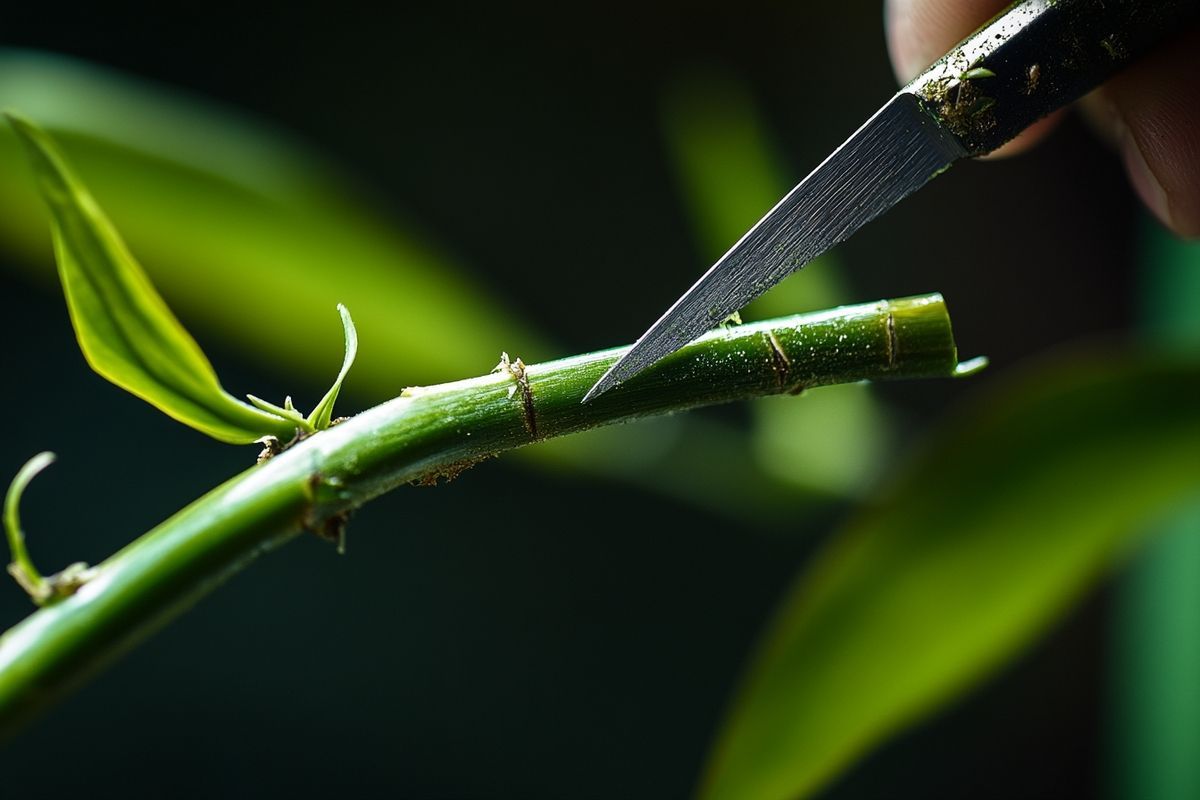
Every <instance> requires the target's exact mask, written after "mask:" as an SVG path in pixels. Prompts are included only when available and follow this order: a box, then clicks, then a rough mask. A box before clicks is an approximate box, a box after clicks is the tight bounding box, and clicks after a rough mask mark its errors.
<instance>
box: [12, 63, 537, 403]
mask: <svg viewBox="0 0 1200 800" xmlns="http://www.w3.org/2000/svg"><path fill="white" fill-rule="evenodd" d="M0 108H12V109H17V110H20V111H21V112H22V113H24V114H25V115H27V116H29V117H31V118H34V119H36V120H38V122H39V123H40V124H42V125H43V126H44V127H45V128H46V129H47V130H49V131H50V132H51V133H53V134H54V136H55V138H56V139H57V140H58V141H59V142H60V143H61V144H62V145H63V148H64V149H65V150H66V151H67V152H69V153H70V154H71V159H72V162H73V163H74V165H75V167H76V169H77V170H78V172H79V174H80V175H81V177H82V178H83V179H84V180H85V181H87V183H88V186H89V187H90V188H91V190H92V192H93V193H94V194H95V195H96V197H97V198H98V199H99V201H100V202H101V203H102V204H103V205H104V208H105V209H106V210H107V212H108V214H109V216H110V217H111V218H112V219H113V220H114V222H115V223H116V224H117V226H118V227H119V228H120V229H121V231H122V233H123V234H124V236H125V238H126V239H127V240H128V241H129V244H130V246H131V248H132V249H133V250H134V252H136V253H137V254H138V256H139V258H140V259H141V260H142V261H143V262H144V263H146V264H150V265H151V266H152V269H153V272H154V279H155V282H156V283H157V284H158V286H159V287H160V288H161V290H162V292H163V294H164V295H165V296H166V297H167V298H168V300H169V301H170V302H171V305H172V306H173V307H175V308H177V309H178V310H179V311H180V312H181V313H182V314H183V315H184V316H185V317H188V316H193V315H194V316H195V317H197V318H202V319H205V320H206V321H207V322H208V324H209V327H210V328H211V329H212V330H214V331H219V332H220V333H221V334H223V335H224V336H226V337H228V340H229V341H230V342H234V343H237V345H238V347H239V348H241V349H242V350H244V351H245V352H246V353H247V357H248V358H249V359H251V360H257V361H260V362H263V363H271V364H275V365H278V366H279V367H280V368H281V369H283V370H288V371H295V372H297V373H299V374H304V371H305V370H308V369H311V368H312V365H313V363H314V362H315V363H326V360H333V359H334V358H335V357H336V353H337V342H336V339H335V338H333V337H330V336H328V335H327V331H326V329H325V328H324V326H321V325H310V324H305V320H313V319H318V318H320V319H323V318H325V315H327V314H328V313H329V311H328V310H329V306H330V304H331V298H336V299H337V300H341V301H342V302H344V303H345V304H346V305H347V306H348V307H350V308H352V309H354V314H355V317H356V319H357V322H358V326H359V328H360V330H362V332H363V335H364V336H366V337H368V339H369V341H370V342H371V347H370V348H367V349H365V350H364V351H363V354H362V358H361V360H360V362H359V365H358V371H357V372H356V383H357V385H359V386H361V388H362V390H363V391H364V392H367V393H370V394H374V395H376V396H379V397H389V396H392V395H394V394H398V393H399V391H400V390H401V389H402V388H404V386H406V385H408V384H411V383H414V382H418V381H426V380H435V379H449V378H452V377H455V376H458V375H461V374H464V373H471V372H474V371H477V370H478V369H480V367H481V364H486V363H489V362H488V359H493V360H494V357H495V355H494V354H495V351H497V350H498V348H499V344H500V343H504V344H506V345H507V346H508V347H510V348H513V349H517V350H518V351H519V352H521V353H522V354H524V355H525V356H526V357H534V356H538V355H539V354H540V355H551V353H550V352H549V348H548V347H547V345H545V344H544V342H543V339H542V338H541V337H540V336H538V335H536V334H535V333H534V332H532V331H531V330H530V329H529V328H528V326H526V325H525V324H524V323H523V322H522V321H521V320H519V319H517V318H516V317H515V315H513V314H510V313H509V312H508V310H507V309H506V308H505V306H504V304H503V303H500V302H497V301H496V300H495V299H494V298H491V297H489V296H488V295H487V294H486V293H485V292H483V291H481V290H480V289H478V288H477V287H475V286H474V285H472V284H471V283H470V282H468V281H467V280H465V279H464V278H463V277H462V274H461V272H460V270H458V269H457V268H456V267H455V265H454V263H453V262H452V261H451V259H450V258H449V257H447V256H446V255H445V254H444V253H441V252H438V251H437V250H435V249H433V248H432V247H430V246H428V245H427V244H425V243H424V242H422V241H420V239H419V238H418V237H417V236H415V235H414V234H413V233H412V232H411V231H406V230H403V229H401V228H400V226H399V225H398V224H397V222H396V221H395V220H393V219H390V218H386V215H385V214H383V213H381V212H380V210H379V206H378V204H377V203H373V202H372V201H371V200H369V199H367V200H365V201H364V200H362V199H360V198H362V197H363V194H364V193H363V192H362V191H361V190H359V189H357V188H356V187H354V186H352V185H351V184H350V183H349V182H348V181H347V180H346V179H345V178H344V177H343V176H341V175H340V174H338V172H337V170H336V169H334V168H333V167H331V166H330V165H329V164H328V163H327V162H326V161H324V160H323V159H322V158H320V157H318V156H316V155H315V154H314V153H312V152H311V151H309V150H308V149H306V148H304V147H302V146H300V145H298V144H297V143H296V142H294V141H293V140H291V139H290V138H289V137H288V136H287V135H285V134H282V133H280V132H279V131H274V130H270V129H268V128H266V127H264V126H262V125H260V124H258V123H255V122H250V121H248V120H246V119H243V118H240V117H238V116H237V115H235V114H233V113H231V112H229V111H228V110H226V109H224V108H220V107H217V106H215V105H213V104H209V103H205V102H203V101H200V100H197V99H195V98H191V97H188V96H187V95H186V94H184V93H181V92H179V91H178V90H175V89H170V90H168V89H165V88H158V87H154V86H153V85H152V84H149V83H148V82H145V81H136V80H133V79H128V78H125V77H122V76H120V75H118V74H116V73H114V72H111V71H109V70H107V69H105V68H103V67H100V66H97V65H94V64H86V63H82V62H77V61H74V60H71V59H68V58H65V57H62V56H56V55H54V56H52V55H47V54H39V53H32V52H26V51H12V50H6V51H0ZM21 162H22V159H21V154H20V152H19V149H18V144H17V140H16V137H15V136H14V135H13V134H12V133H11V132H9V131H7V130H2V131H0V173H3V174H4V175H6V176H13V177H11V178H8V179H6V180H4V181H0V207H2V208H4V209H5V213H4V214H3V215H0V241H2V242H3V245H4V247H6V248H7V249H9V250H10V251H15V252H16V253H17V254H18V255H20V256H21V257H22V258H21V260H22V261H23V262H24V263H27V264H30V265H37V264H39V263H41V262H42V261H43V260H44V257H45V252H46V238H47V237H46V222H45V217H44V215H43V212H42V210H41V203H40V202H39V201H38V199H37V197H36V195H35V193H34V190H33V186H32V184H31V182H29V181H27V180H18V179H15V178H16V176H20V175H21V174H22V172H23V171H24V170H25V167H24V166H23V165H22V163H21Z"/></svg>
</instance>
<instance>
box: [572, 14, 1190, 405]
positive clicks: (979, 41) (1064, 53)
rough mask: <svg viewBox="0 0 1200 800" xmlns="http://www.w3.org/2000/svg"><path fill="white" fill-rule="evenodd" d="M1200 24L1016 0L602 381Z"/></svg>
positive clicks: (762, 227) (823, 170) (884, 111)
mask: <svg viewBox="0 0 1200 800" xmlns="http://www.w3.org/2000/svg"><path fill="white" fill-rule="evenodd" d="M1197 17H1200V0H1023V2H1017V3H1014V4H1013V5H1011V6H1009V8H1008V9H1007V10H1005V11H1003V12H1001V13H1000V14H999V15H998V16H996V17H995V18H994V19H992V20H991V21H990V22H988V23H987V24H985V25H984V26H983V27H981V28H980V29H979V30H977V31H976V32H975V33H973V34H971V35H970V36H969V37H967V38H966V39H964V40H963V41H962V42H960V43H959V44H958V45H957V46H956V47H954V48H953V49H951V50H950V51H949V52H948V53H946V55H945V56H943V57H942V58H941V59H939V60H938V61H937V62H935V63H934V64H933V65H932V66H931V67H930V68H929V69H928V70H926V71H925V72H924V73H922V74H921V75H920V76H918V77H917V78H916V79H915V80H913V81H912V82H911V83H909V84H908V85H907V86H905V87H904V88H902V89H901V90H900V91H899V92H897V93H896V95H895V96H893V97H892V98H891V99H890V100H889V101H888V102H887V103H885V104H884V106H883V107H882V108H881V109H880V110H879V111H877V112H876V113H875V114H874V115H872V116H871V118H870V119H868V120H867V122H866V123H865V124H863V125H862V127H860V128H859V129H858V130H857V131H855V132H854V134H853V135H851V136H850V138H849V139H847V140H846V141H845V142H844V143H843V144H842V145H841V146H840V147H838V148H837V149H836V150H834V151H833V153H832V154H831V155H830V156H829V157H828V158H826V159H825V160H824V161H823V162H821V164H820V165H819V166H817V168H816V169H815V170H813V171H812V173H810V174H809V175H808V177H806V178H805V179H804V180H802V181H801V182H800V183H799V184H797V186H796V187H795V188H794V189H792V190H791V191H790V192H788V194H787V195H785V196H784V197H783V199H782V200H780V201H779V203H777V204H776V205H775V207H774V208H772V209H771V210H770V211H768V212H767V214H766V215H765V216H764V217H763V218H762V219H761V220H759V221H758V222H757V223H756V224H755V225H754V226H753V227H752V228H751V229H750V230H749V231H747V232H746V234H745V235H744V236H742V238H741V239H739V240H738V241H737V242H736V243H735V244H734V245H733V246H732V247H731V248H730V249H729V250H728V251H727V252H726V253H725V254H724V255H723V256H721V258H720V259H718V260H717V262H716V263H715V264H713V266H712V267H710V268H709V269H708V271H707V272H705V273H704V274H703V275H702V276H701V277H700V279H699V280H697V281H696V282H695V283H694V284H693V285H692V287H691V288H690V289H688V290H687V291H686V292H684V294H683V295H682V296H681V297H680V298H679V299H678V300H676V301H675V303H674V304H673V305H672V306H671V307H670V308H669V309H667V311H666V313H664V314H663V315H662V316H661V317H660V318H659V319H658V321H657V322H655V323H654V324H653V325H651V326H650V328H649V329H648V330H647V331H646V332H645V333H644V334H642V336H641V337H640V338H639V339H638V340H637V342H635V343H634V345H633V347H632V348H630V350H629V351H627V352H626V354H625V355H624V356H623V357H622V358H620V359H619V360H618V361H617V362H616V363H614V364H613V365H612V367H610V368H609V369H608V371H607V372H605V373H604V375H603V376H601V378H600V380H599V381H597V382H596V384H595V385H594V386H593V387H592V388H591V389H590V390H589V391H588V393H587V395H585V396H584V398H583V402H585V403H586V402H588V400H590V399H592V398H594V397H596V396H598V395H600V394H602V393H604V392H606V391H608V390H609V389H611V388H613V387H614V386H617V385H618V384H620V383H622V382H624V381H626V380H628V379H630V378H632V377H633V376H634V375H636V374H638V373H639V372H641V371H642V370H645V369H647V368H649V367H650V366H652V365H653V364H654V363H656V362H657V361H659V360H661V359H662V358H665V357H666V356H668V355H670V354H671V353H673V352H675V351H676V350H678V349H679V348H681V347H683V346H684V345H686V344H687V343H689V342H691V341H692V340H693V339H695V338H696V337H697V336H700V335H701V334H703V333H705V332H706V331H708V330H709V329H711V328H713V327H715V326H716V325H717V324H719V323H720V322H722V321H723V320H725V319H727V318H728V317H729V316H730V315H731V314H733V313H734V312H736V311H738V310H739V309H741V308H742V307H743V306H745V305H746V304H747V303H748V302H749V301H751V300H753V299H754V298H756V297H758V296H759V295H761V294H763V293H764V292H766V291H767V290H768V289H770V288H771V287H772V286H774V285H775V284H777V283H779V281H781V280H783V279H784V278H786V277H787V276H788V275H790V274H792V273H793V272H795V271H796V270H798V269H800V268H802V267H803V266H804V265H805V264H807V263H808V262H809V261H812V260H813V259H815V258H817V257H818V256H820V255H821V254H822V253H824V252H825V251H827V250H828V249H830V248H831V247H833V246H834V245H836V244H838V243H839V242H842V241H845V240H846V239H848V238H849V237H850V236H852V235H853V234H854V233H855V232H856V231H858V230H859V229H860V228H862V226H863V225H865V224H867V223H868V222H870V221H871V220H872V219H875V218H876V217H878V216H879V215H880V214H883V213H884V212H886V211H887V210H888V209H890V208H891V207H892V206H894V205H895V204H896V203H898V202H900V201H901V200H903V199H904V198H905V197H908V196H909V195H911V194H912V193H913V192H915V191H917V190H918V189H920V188H921V187H922V186H924V185H925V184H926V183H927V182H928V181H929V180H931V179H932V178H934V177H936V176H937V175H940V174H941V173H942V172H944V171H946V170H947V169H949V168H950V166H952V165H953V164H954V162H956V161H958V160H960V159H962V158H967V157H972V156H979V155H983V154H986V153H988V152H991V151H992V150H995V149H996V148H997V147H999V146H1000V145H1002V144H1004V143H1005V142H1008V141H1010V140H1011V139H1012V138H1014V137H1015V136H1016V135H1017V134H1018V133H1020V132H1021V131H1022V130H1024V129H1025V128H1027V127H1028V126H1029V125H1031V124H1033V123H1034V122H1036V121H1037V120H1039V119H1041V118H1042V117H1044V116H1046V115H1047V114H1049V113H1051V112H1052V111H1055V110H1057V109H1059V108H1061V107H1063V106H1065V105H1067V104H1068V103H1070V102H1072V101H1074V100H1076V99H1078V98H1079V97H1081V96H1082V95H1083V94H1085V93H1086V92H1087V91H1089V90H1091V89H1092V88H1095V87H1096V86H1098V85H1099V84H1101V83H1102V82H1103V81H1104V80H1105V79H1107V78H1108V77H1110V76H1111V75H1113V74H1114V73H1116V72H1117V71H1118V70H1120V69H1121V68H1122V67H1124V66H1125V65H1127V64H1128V63H1130V62H1132V61H1133V60H1135V59H1136V58H1137V57H1138V56H1140V55H1142V54H1143V53H1144V52H1145V51H1147V50H1148V49H1150V48H1151V47H1152V46H1153V45H1154V44H1156V43H1157V42H1158V41H1159V40H1161V39H1163V38H1166V37H1167V36H1168V35H1169V34H1171V33H1174V32H1177V31H1178V30H1180V29H1181V28H1183V27H1186V26H1188V25H1189V24H1190V23H1192V22H1194V21H1195V20H1196V19H1197Z"/></svg>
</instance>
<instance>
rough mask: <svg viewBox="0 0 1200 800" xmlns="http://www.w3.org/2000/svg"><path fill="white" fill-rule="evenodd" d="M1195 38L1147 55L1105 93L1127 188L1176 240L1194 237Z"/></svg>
mask: <svg viewBox="0 0 1200 800" xmlns="http://www.w3.org/2000/svg"><path fill="white" fill-rule="evenodd" d="M1197 52H1200V33H1192V34H1189V35H1188V36H1186V37H1184V38H1182V39H1179V40H1177V41H1176V42H1174V43H1173V44H1171V45H1168V46H1167V47H1165V48H1163V49H1162V50H1159V51H1157V52H1155V53H1154V54H1152V55H1151V56H1150V57H1148V58H1147V59H1145V60H1144V61H1142V62H1139V63H1138V64H1135V65H1134V66H1133V67H1132V68H1130V69H1129V70H1127V71H1125V72H1124V73H1122V74H1121V75H1118V76H1117V77H1116V78H1114V79H1113V80H1112V81H1111V82H1110V84H1109V85H1108V86H1107V87H1105V92H1106V95H1107V97H1108V98H1109V99H1110V100H1111V103H1112V108H1113V109H1114V110H1115V113H1116V139H1117V142H1118V146H1119V147H1120V150H1121V156H1122V160H1123V161H1124V164H1125V169H1126V171H1127V172H1128V174H1129V180H1130V183H1131V184H1132V186H1133V189H1134V191H1135V192H1136V193H1137V195H1138V197H1139V198H1140V199H1141V200H1142V202H1143V203H1145V204H1146V206H1147V208H1149V209H1150V210H1151V211H1152V212H1153V213H1154V215H1155V216H1156V217H1158V219H1159V220H1160V221H1161V222H1162V223H1163V224H1164V225H1166V226H1167V227H1168V228H1170V229H1171V230H1173V231H1175V232H1176V233H1177V234H1179V235H1180V236H1185V237H1188V238H1197V237H1200V104H1197V102H1196V98H1197V97H1200V75H1197V73H1196V71H1195V69H1194V66H1195V62H1196V56H1195V54H1196V53H1197Z"/></svg>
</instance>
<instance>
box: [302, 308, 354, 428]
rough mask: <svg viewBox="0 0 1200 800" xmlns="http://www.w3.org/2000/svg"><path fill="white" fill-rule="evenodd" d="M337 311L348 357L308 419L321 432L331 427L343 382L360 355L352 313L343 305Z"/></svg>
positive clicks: (343, 360) (344, 359) (343, 358)
mask: <svg viewBox="0 0 1200 800" xmlns="http://www.w3.org/2000/svg"><path fill="white" fill-rule="evenodd" d="M337 310H338V314H340V315H341V317H342V331H343V333H344V334H345V339H346V355H345V356H343V357H342V369H341V371H340V372H338V376H337V378H336V379H335V380H334V382H333V386H330V387H329V391H328V392H326V393H325V396H324V397H322V398H321V402H319V403H317V407H316V408H314V409H313V410H312V414H310V415H309V417H308V424H309V425H312V426H313V427H314V428H316V429H317V430H319V431H323V430H325V429H326V428H328V427H329V423H330V421H331V420H332V419H333V404H334V403H336V402H337V398H338V393H339V392H341V390H342V381H344V380H346V373H348V372H349V371H350V367H352V366H354V357H355V356H357V355H358V331H356V330H355V329H354V320H352V319H350V312H349V311H347V310H346V307H345V306H344V305H342V304H341V303H338V307H337Z"/></svg>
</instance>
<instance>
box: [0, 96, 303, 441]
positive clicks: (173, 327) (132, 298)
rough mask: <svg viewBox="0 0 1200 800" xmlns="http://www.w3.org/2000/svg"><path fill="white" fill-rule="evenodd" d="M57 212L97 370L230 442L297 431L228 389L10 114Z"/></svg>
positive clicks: (62, 259)
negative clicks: (239, 398)
mask: <svg viewBox="0 0 1200 800" xmlns="http://www.w3.org/2000/svg"><path fill="white" fill-rule="evenodd" d="M7 116H8V119H9V121H10V122H11V123H12V126H13V128H14V129H15V130H16V131H17V133H18V134H19V135H20V137H21V141H22V143H23V144H25V145H26V147H27V149H28V153H29V160H30V163H31V164H32V165H33V169H34V173H35V174H36V176H37V183H38V188H39V189H40V190H41V193H42V197H43V199H44V200H45V201H46V204H47V205H48V206H49V208H50V216H51V228H52V231H53V238H54V252H55V255H56V258H57V261H58V270H59V276H60V277H61V278H62V284H63V290H64V293H65V294H66V298H67V306H68V308H69V309H70V312H71V322H72V323H73V324H74V326H75V334H76V336H77V338H78V339H79V346H80V349H82V350H83V355H84V357H85V358H87V361H88V363H89V364H90V365H91V366H92V369H94V370H96V372H98V373H99V374H100V375H102V376H104V377H105V378H107V379H108V380H110V381H112V382H113V383H115V384H116V385H117V386H120V387H121V388H123V389H125V390H126V391H128V392H130V393H132V394H134V395H137V396H138V397H141V398H142V399H143V400H146V401H147V402H149V403H151V404H152V405H154V406H156V407H157V408H159V409H160V410H161V411H163V412H164V413H166V414H168V415H169V416H171V417H174V418H175V419H177V420H179V421H180V422H182V423H184V424H186V425H190V426H191V427H193V428H196V429H197V430H199V431H202V432H204V433H207V434H208V435H209V436H212V437H214V438H216V439H219V440H221V441H223V442H231V443H237V444H245V443H249V442H252V441H254V440H255V439H258V438H260V437H262V436H264V435H267V434H272V435H276V436H280V437H282V438H290V437H291V435H292V433H293V432H294V430H295V427H294V426H293V425H292V424H291V423H290V422H287V421H286V420H282V419H280V418H279V417H278V416H275V415H274V414H268V413H265V412H263V411H261V410H259V409H256V408H254V407H252V406H250V405H249V404H247V403H243V402H241V401H240V400H238V399H236V398H234V397H233V396H231V395H230V394H228V393H227V392H226V391H225V390H224V389H222V388H221V384H220V381H218V380H217V375H216V373H215V372H214V371H213V368H212V365H211V364H209V362H208V359H207V358H206V357H205V355H204V353H203V352H202V351H201V350H200V346H199V345H197V344H196V341H195V340H194V339H193V338H192V337H191V335H190V334H189V333H188V332H187V331H186V330H185V329H184V327H183V326H182V325H181V324H180V323H179V320H177V319H176V318H175V315H174V314H172V313H171V310H170V309H169V308H168V307H167V304H166V303H165V302H163V299H162V298H161V297H160V296H159V294H158V292H157V291H155V289H154V286H153V285H152V284H151V283H150V279H149V278H148V277H147V276H146V273H145V272H143V271H142V268H141V266H140V265H139V264H138V263H137V261H136V260H135V259H134V257H133V255H132V254H131V253H130V252H129V250H128V249H127V248H126V246H125V243H124V241H122V240H121V237H120V235H119V234H118V233H117V231H116V229H115V228H114V227H113V226H112V223H110V222H109V220H108V218H107V217H106V216H105V215H104V212H103V211H101V209H100V207H99V205H97V203H96V201H95V200H94V199H93V198H92V196H91V195H90V194H89V193H88V191H87V189H86V188H85V187H84V186H83V184H82V183H80V182H79V180H78V179H77V178H76V177H75V176H74V174H72V172H71V170H70V168H69V167H68V166H67V163H66V161H65V160H64V158H63V156H62V154H61V153H60V152H59V151H58V148H57V147H56V146H55V144H54V142H53V141H52V140H51V139H50V137H49V136H47V135H46V134H45V133H44V132H43V131H42V130H41V129H39V128H38V127H37V126H36V125H34V124H32V123H31V122H29V121H28V120H26V119H24V118H22V117H20V116H17V115H15V114H12V113H9V114H7Z"/></svg>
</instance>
